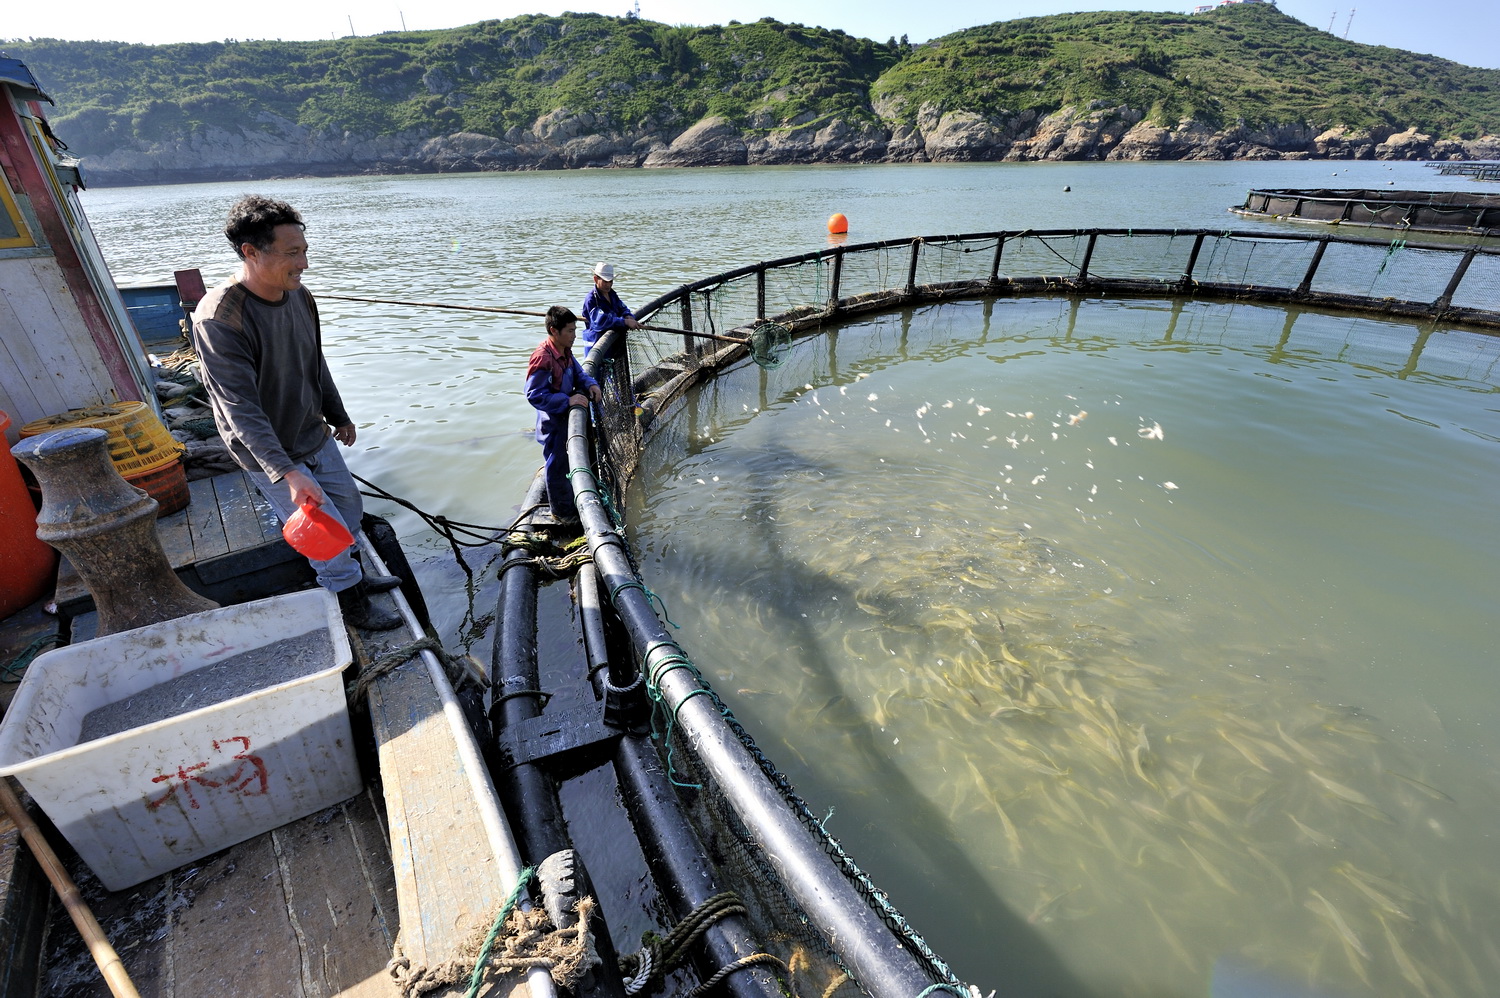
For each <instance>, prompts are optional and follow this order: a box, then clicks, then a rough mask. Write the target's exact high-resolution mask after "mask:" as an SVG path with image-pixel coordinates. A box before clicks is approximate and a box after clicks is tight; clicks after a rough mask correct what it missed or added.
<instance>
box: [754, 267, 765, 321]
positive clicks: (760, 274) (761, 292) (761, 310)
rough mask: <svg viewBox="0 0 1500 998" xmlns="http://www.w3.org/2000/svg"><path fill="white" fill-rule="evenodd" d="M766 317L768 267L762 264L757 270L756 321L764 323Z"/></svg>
mask: <svg viewBox="0 0 1500 998" xmlns="http://www.w3.org/2000/svg"><path fill="white" fill-rule="evenodd" d="M765 317H766V265H765V264H761V265H760V266H759V267H757V268H756V270H755V319H756V321H757V322H760V321H764V320H765Z"/></svg>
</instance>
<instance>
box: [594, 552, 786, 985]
mask: <svg viewBox="0 0 1500 998" xmlns="http://www.w3.org/2000/svg"><path fill="white" fill-rule="evenodd" d="M577 583H578V613H579V617H580V618H581V620H582V622H583V643H584V648H585V649H586V652H587V654H588V660H589V675H590V676H591V677H593V681H594V689H595V692H596V693H597V694H598V696H599V698H600V699H601V700H605V701H606V702H608V701H609V700H610V699H611V698H613V697H615V696H616V695H617V694H619V693H625V695H626V697H629V698H630V703H631V704H632V706H634V705H636V704H640V705H645V704H646V698H645V693H644V690H641V689H639V688H636V687H635V686H634V684H635V682H636V681H637V680H638V679H639V677H640V673H638V672H636V671H635V668H634V666H633V665H630V666H628V671H629V673H631V674H632V675H630V676H628V677H627V676H625V675H622V673H624V672H625V671H626V670H625V669H621V668H619V665H620V663H618V662H615V661H612V660H611V657H610V654H609V651H608V643H609V642H608V638H607V637H606V632H607V627H608V625H607V624H606V622H605V615H604V610H605V608H604V606H603V605H602V603H601V601H600V598H599V576H598V574H597V573H596V572H595V571H594V570H593V568H592V567H591V566H587V565H585V566H584V567H583V569H582V571H580V572H579V573H578V575H577ZM606 670H607V671H606ZM606 676H607V678H606ZM642 685H643V681H642ZM611 687H613V689H611ZM625 688H629V689H628V690H627V689H625ZM646 710H649V707H646ZM606 721H608V714H606ZM614 767H615V779H616V780H617V782H618V783H619V787H620V795H621V797H622V798H623V799H624V802H625V807H626V810H627V811H628V812H629V813H630V818H631V824H632V825H633V826H634V828H635V833H636V838H637V839H638V840H639V842H640V845H641V853H642V855H644V856H645V858H646V863H647V864H648V865H649V866H650V868H651V876H652V879H653V880H655V881H656V885H657V889H658V890H659V891H660V892H661V895H662V897H663V899H664V900H665V901H666V902H667V903H668V904H670V905H671V906H672V913H673V915H674V916H676V917H677V919H678V920H679V921H680V920H682V919H684V918H686V917H687V916H688V914H689V913H691V912H693V911H695V910H696V909H698V908H699V907H700V906H702V905H703V904H704V903H705V902H707V901H709V900H710V899H712V898H713V897H715V896H716V895H718V894H720V893H721V892H722V891H723V890H724V888H723V887H722V886H720V878H719V871H718V870H717V869H716V868H715V866H714V865H713V863H711V862H710V861H709V860H708V858H707V852H706V850H705V849H704V848H703V843H702V842H701V841H700V840H699V838H698V835H697V833H696V832H695V831H694V829H693V826H692V823H691V822H690V821H689V820H688V818H687V816H686V815H685V814H684V813H683V810H682V806H681V802H680V801H679V800H678V797H677V793H676V791H674V790H673V789H672V785H671V781H670V779H669V778H668V776H667V773H666V770H665V769H663V768H662V765H661V758H660V757H659V756H658V755H657V752H656V748H655V746H654V745H652V743H651V739H650V736H649V731H642V732H627V733H626V734H625V736H624V737H623V738H621V739H620V741H619V743H618V744H617V746H616V748H615V756H614ZM702 946H703V949H704V950H705V951H706V955H707V960H706V962H705V963H704V965H703V966H702V967H701V968H700V970H701V971H702V973H700V975H699V977H700V979H704V978H706V977H708V976H711V975H713V974H715V973H717V972H719V971H720V970H722V968H725V967H729V966H731V965H733V964H736V963H738V962H740V961H742V960H745V959H746V958H747V957H750V958H753V957H754V956H757V955H759V956H767V957H769V955H768V954H765V953H764V951H763V949H762V947H761V945H760V943H759V941H758V940H757V938H756V936H755V932H754V930H753V928H752V927H751V925H750V922H749V920H748V919H747V918H746V917H745V916H744V915H742V914H726V915H725V916H724V917H722V918H720V919H719V920H717V921H715V922H714V923H713V924H711V925H710V926H709V927H708V929H707V931H706V932H705V933H704V935H703V939H702ZM764 963H770V964H771V966H765V965H763V964H764ZM780 963H781V961H779V960H776V959H775V958H774V957H769V959H768V960H766V961H762V962H761V963H751V964H748V965H742V966H740V967H739V968H738V969H736V970H735V971H734V972H733V973H732V974H729V975H728V976H727V977H725V978H724V979H723V980H722V981H721V982H720V987H722V988H723V990H724V991H725V992H726V993H728V994H730V995H732V996H734V998H780V996H781V995H782V994H783V991H782V988H781V986H780V985H779V984H778V983H777V980H776V976H775V973H774V970H773V969H772V968H773V967H779V966H780Z"/></svg>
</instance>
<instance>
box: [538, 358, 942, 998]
mask: <svg viewBox="0 0 1500 998" xmlns="http://www.w3.org/2000/svg"><path fill="white" fill-rule="evenodd" d="M611 335H612V334H609V333H606V334H605V336H606V337H610V336H611ZM610 345H611V344H610V343H609V342H607V341H606V340H605V339H601V340H600V341H599V343H597V344H595V347H594V351H593V352H596V353H601V355H603V354H607V353H608V351H609V349H610ZM588 420H589V412H588V410H587V409H586V408H583V407H582V406H575V407H574V408H572V409H570V410H569V411H568V463H569V467H570V468H571V469H572V471H571V476H570V477H571V480H572V484H573V494H574V497H575V498H576V500H577V504H578V515H579V519H580V520H581V521H582V524H583V528H584V531H585V533H586V534H587V537H588V546H589V552H590V554H591V555H592V556H593V559H594V566H595V569H596V570H597V571H598V573H599V579H600V582H601V584H602V585H603V586H604V589H605V591H606V592H608V593H609V594H610V600H611V603H612V604H613V606H614V608H615V612H616V613H617V614H619V617H620V620H621V622H622V623H623V624H624V626H625V629H626V631H627V632H628V634H629V635H630V641H631V646H632V649H633V651H634V652H635V656H636V659H637V661H639V662H640V663H641V671H642V672H643V673H644V674H645V676H646V679H647V680H648V681H650V682H652V683H653V684H654V685H655V686H656V687H657V689H658V690H659V691H660V693H661V696H662V699H663V701H664V705H665V707H666V708H667V709H668V710H670V711H674V712H675V716H676V719H677V722H676V723H677V724H678V725H680V726H682V727H683V728H684V729H685V734H686V736H687V737H688V738H690V740H692V742H693V746H694V749H695V751H696V752H697V754H698V756H699V757H700V759H701V760H702V762H703V765H704V766H705V767H706V768H707V769H708V771H709V772H710V773H711V774H712V776H713V778H714V779H715V781H716V782H717V783H718V784H719V788H720V789H721V790H722V791H723V793H724V795H725V797H726V798H727V799H728V800H729V801H730V804H731V805H732V806H733V808H734V809H735V812H736V813H737V814H738V815H739V816H740V819H741V820H742V821H743V822H744V824H745V826H746V828H747V829H748V830H749V832H750V836H751V838H752V839H753V840H754V841H755V843H756V845H757V846H759V847H760V848H761V849H762V850H763V851H764V852H765V853H766V854H767V855H770V856H774V857H776V859H777V862H778V864H779V865H780V873H781V877H782V880H783V881H784V883H785V884H786V886H787V889H788V891H790V893H791V894H792V896H793V897H794V898H795V899H796V901H797V903H798V904H800V905H801V906H802V908H803V910H804V911H805V912H807V914H808V916H809V917H810V918H811V920H812V922H813V925H814V927H815V928H816V929H817V930H818V931H819V932H820V933H822V934H823V936H824V938H825V939H826V940H828V942H829V945H830V946H832V947H833V949H834V951H835V952H837V953H838V954H839V955H840V958H841V959H842V961H843V963H844V966H845V967H847V968H848V970H849V974H850V976H851V977H853V978H854V979H855V981H856V982H858V984H859V985H860V986H861V987H863V988H864V989H865V990H866V991H867V992H868V993H869V994H871V995H872V996H874V998H912V996H913V995H917V994H921V993H922V992H924V991H925V990H927V989H928V988H930V987H932V986H933V985H934V984H938V983H940V982H938V981H936V980H934V978H933V975H932V974H931V973H930V972H929V971H928V970H927V968H926V967H925V966H924V965H923V964H922V963H920V962H919V961H918V960H917V958H916V957H914V956H913V955H912V954H911V952H910V951H909V950H908V949H907V947H906V946H904V945H902V944H901V942H900V941H899V940H898V939H897V938H896V937H895V936H894V935H893V934H892V933H891V931H890V930H889V929H888V928H887V927H886V925H885V923H884V922H883V921H881V919H880V917H879V916H878V915H877V914H876V913H875V912H874V911H873V910H872V909H871V907H870V906H869V904H868V903H867V902H866V900H865V898H864V896H863V895H861V894H860V893H859V891H857V890H856V889H855V888H854V885H853V884H851V883H850V882H849V880H848V879H847V878H846V877H845V876H844V875H843V873H842V872H841V871H840V870H839V869H838V867H837V866H835V864H834V862H833V860H832V858H831V857H829V855H828V854H827V853H826V852H825V851H824V849H823V845H822V843H820V842H819V841H818V840H817V839H816V838H815V837H814V836H813V835H812V833H811V832H809V831H808V830H807V828H806V827H804V826H803V824H802V823H801V821H800V820H799V819H798V818H797V816H796V815H795V814H794V813H793V812H792V809H791V808H789V807H788V806H787V803H786V801H785V799H784V798H783V797H782V795H781V792H780V791H779V790H778V789H777V787H776V786H775V785H774V784H773V783H772V781H771V779H770V778H769V777H768V776H767V775H766V773H765V772H764V770H762V769H761V768H760V765H759V764H758V763H757V762H756V761H755V759H754V758H752V757H751V755H750V753H749V751H748V750H747V749H746V747H745V745H744V744H743V743H742V742H741V741H740V739H739V737H738V736H737V735H736V734H735V733H734V732H733V731H732V730H731V729H730V727H729V725H727V724H725V723H724V719H723V717H722V716H720V714H719V712H718V710H717V709H716V708H715V707H714V705H713V702H712V700H711V698H709V697H704V696H697V695H696V694H697V693H699V692H701V691H702V690H703V688H704V687H703V686H702V685H701V684H700V683H699V682H698V680H697V678H696V677H695V676H694V674H693V672H692V670H690V669H686V668H679V667H678V666H679V665H682V664H684V663H685V662H686V661H687V657H686V655H684V654H683V653H682V651H681V649H680V648H678V647H677V645H676V644H675V643H674V642H673V641H672V639H671V636H670V635H668V634H667V632H666V630H665V629H664V628H663V626H662V623H661V621H660V620H658V619H657V616H656V611H655V610H654V609H653V608H652V606H651V602H650V600H649V598H648V597H647V596H646V594H645V591H644V590H643V588H642V586H641V581H640V580H639V579H637V578H636V576H635V572H634V570H633V569H632V568H631V565H630V560H629V558H628V557H627V556H626V553H625V548H624V544H625V542H624V540H623V539H622V538H621V537H620V536H619V534H617V533H616V532H615V529H614V525H613V523H611V521H610V518H609V513H608V511H607V510H606V509H605V508H604V506H603V504H602V503H601V502H600V499H599V485H598V482H597V480H596V479H595V478H594V475H593V472H592V470H591V469H592V467H593V465H592V463H591V460H590V454H589V437H588Z"/></svg>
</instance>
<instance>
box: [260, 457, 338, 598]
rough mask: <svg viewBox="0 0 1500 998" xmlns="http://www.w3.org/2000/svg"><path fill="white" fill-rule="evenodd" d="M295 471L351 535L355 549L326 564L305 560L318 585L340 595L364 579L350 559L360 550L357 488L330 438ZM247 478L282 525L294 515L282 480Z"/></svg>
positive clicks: (289, 493) (324, 509) (289, 490)
mask: <svg viewBox="0 0 1500 998" xmlns="http://www.w3.org/2000/svg"><path fill="white" fill-rule="evenodd" d="M297 468H299V469H300V470H302V471H305V472H307V473H308V474H309V475H311V476H312V477H313V480H314V481H316V482H317V483H318V487H319V488H321V489H322V490H323V492H324V494H325V495H327V496H328V501H327V502H326V503H324V504H323V512H325V513H327V514H328V515H329V516H332V517H333V518H334V519H335V520H338V521H339V522H340V523H342V524H343V525H344V526H345V527H347V528H348V530H349V533H351V534H353V535H354V546H353V547H351V548H349V550H348V551H345V552H344V553H342V554H339V555H336V556H334V557H333V558H331V559H329V560H328V561H313V560H312V559H311V558H309V559H307V563H308V564H309V565H311V566H312V567H313V571H315V572H317V573H318V585H320V586H322V587H323V588H324V589H327V590H330V591H332V592H336V593H337V592H342V591H343V590H345V589H348V588H349V587H350V586H352V585H354V584H355V583H357V582H359V580H360V579H361V578H363V576H362V575H361V574H360V568H359V563H358V562H356V561H355V560H354V557H353V552H354V551H357V550H359V521H360V518H361V517H362V516H363V515H364V510H365V504H364V500H363V498H362V497H361V496H360V494H359V485H358V484H357V483H356V482H355V481H354V476H353V475H351V474H350V473H349V466H348V465H346V464H344V455H342V454H340V453H339V444H338V441H336V440H334V439H333V437H332V436H330V437H329V438H328V439H327V440H326V441H324V442H323V446H322V447H320V448H318V450H317V453H315V454H313V455H312V457H309V458H308V459H307V460H306V461H304V462H302V463H301V464H299V465H297ZM246 474H247V475H249V476H250V480H251V481H253V482H254V483H255V487H256V488H257V489H259V490H260V494H261V495H263V496H265V497H266V501H267V502H269V503H270V504H271V508H272V509H274V510H275V511H276V515H277V516H279V517H281V522H282V523H285V522H286V521H287V517H289V516H291V515H292V514H293V513H294V512H296V510H297V507H296V506H295V505H293V503H292V490H291V488H290V487H289V486H288V485H287V484H286V479H285V478H283V479H282V480H281V481H279V482H273V481H271V476H270V475H267V474H266V473H265V472H263V471H259V470H256V471H246Z"/></svg>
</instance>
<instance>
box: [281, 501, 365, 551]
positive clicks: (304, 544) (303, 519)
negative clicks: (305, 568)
mask: <svg viewBox="0 0 1500 998" xmlns="http://www.w3.org/2000/svg"><path fill="white" fill-rule="evenodd" d="M281 536H282V537H284V538H286V542H287V543H288V544H290V545H291V546H292V550H293V551H296V552H297V553H298V554H300V555H302V556H303V557H304V558H310V559H312V560H313V561H328V560H329V559H330V558H335V557H337V556H338V555H340V554H342V553H343V552H345V551H347V550H349V546H350V545H352V544H353V543H354V535H353V534H351V533H349V531H348V530H347V529H346V528H345V527H344V525H343V524H342V523H340V522H339V521H337V520H335V519H334V518H333V517H331V516H329V515H328V514H327V513H325V512H323V511H322V510H321V509H319V508H318V507H317V506H314V505H313V504H312V503H310V502H309V503H303V504H302V508H301V509H299V510H297V512H295V513H293V514H292V515H291V516H290V517H288V518H287V521H286V523H285V524H284V525H283V526H282V528H281Z"/></svg>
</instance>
